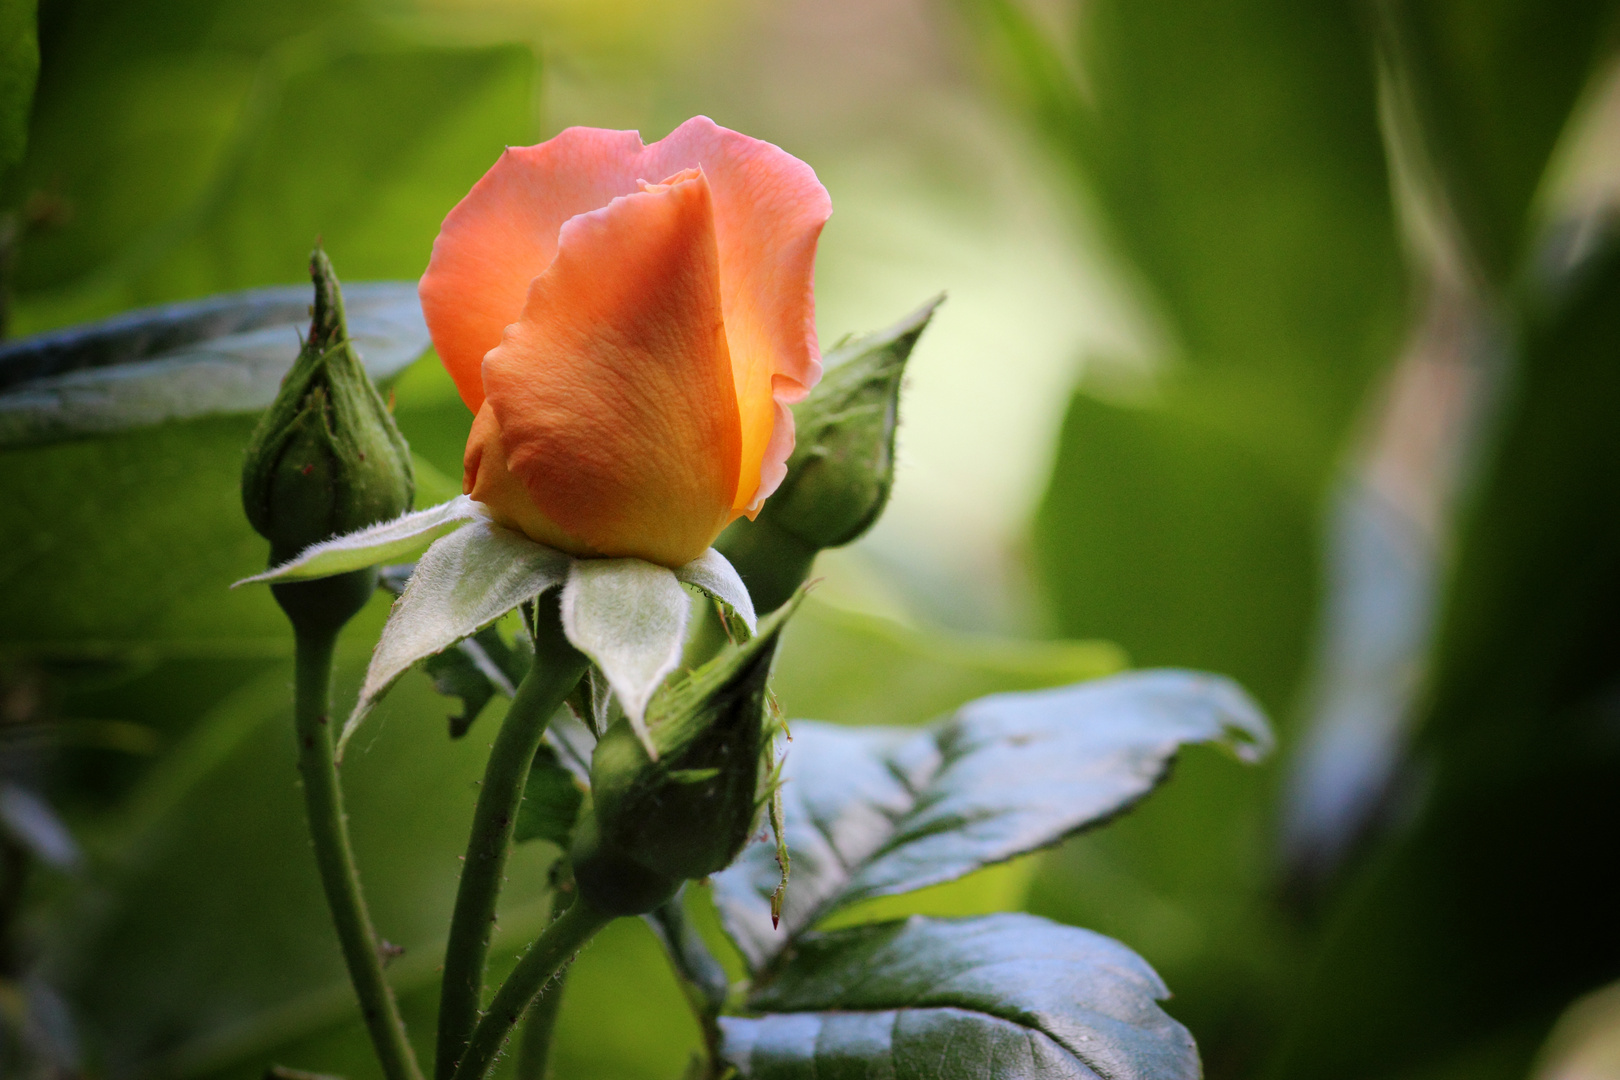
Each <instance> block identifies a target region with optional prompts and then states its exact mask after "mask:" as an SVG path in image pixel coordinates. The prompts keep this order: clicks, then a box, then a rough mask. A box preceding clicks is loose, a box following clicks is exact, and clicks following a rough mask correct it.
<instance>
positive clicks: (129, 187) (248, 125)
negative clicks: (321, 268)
mask: <svg viewBox="0 0 1620 1080" xmlns="http://www.w3.org/2000/svg"><path fill="white" fill-rule="evenodd" d="M148 6H149V5H145V4H132V5H131V7H132V9H133V10H132V11H131V12H129V13H124V12H120V18H117V19H111V18H108V17H107V15H106V13H105V12H103V11H101V10H100V9H99V8H98V9H94V10H93V11H90V12H84V13H76V12H71V11H69V12H64V18H63V19H62V22H63V23H65V24H66V27H70V28H71V32H70V33H58V34H57V35H55V37H54V38H53V39H52V42H51V43H50V45H49V46H48V47H47V50H46V55H47V67H48V68H49V69H50V71H49V73H48V74H49V77H48V78H47V79H46V80H45V81H42V83H41V87H40V101H39V104H38V107H37V108H36V121H35V136H34V141H33V143H32V144H31V145H30V148H29V154H28V158H27V160H26V161H25V163H24V166H23V168H22V169H21V170H19V172H20V177H19V182H20V184H21V185H22V190H24V191H29V192H36V191H37V192H39V193H40V196H41V199H44V200H46V201H47V202H48V203H50V204H51V205H56V206H60V207H61V208H62V212H61V213H59V214H58V215H57V218H58V219H59V220H55V221H53V222H52V223H51V224H49V225H48V226H45V227H41V228H40V229H39V230H37V233H36V234H34V235H31V236H30V238H29V242H28V243H27V244H26V245H25V246H24V247H23V249H22V251H21V253H20V260H19V263H18V268H17V288H18V303H17V319H18V323H19V325H27V326H34V327H40V326H53V325H61V324H63V323H66V322H71V321H75V320H78V319H83V318H88V317H94V316H96V315H100V314H105V313H107V312H110V311H116V310H119V309H121V308H125V307H133V306H136V305H139V304H143V303H154V302H160V301H164V300H171V299H180V298H183V297H186V296H194V295H198V294H200V293H206V292H209V291H217V290H225V289H236V288H245V287H250V286H254V285H263V284H272V283H275V282H280V281H286V280H289V279H292V278H294V277H295V276H296V270H295V268H297V267H300V266H301V265H302V259H301V257H300V252H301V251H302V250H304V249H307V248H308V246H309V245H310V243H312V242H313V241H314V240H315V238H316V237H317V236H322V237H324V242H325V246H326V248H327V250H328V251H329V252H330V253H331V254H332V257H333V259H334V260H335V261H336V262H337V263H338V264H339V265H340V266H343V267H345V268H346V269H345V272H346V273H347V274H348V275H349V276H350V277H352V278H354V279H356V280H358V279H362V278H376V277H395V278H414V277H415V276H416V275H418V274H420V272H421V269H422V265H423V261H424V260H425V258H426V252H427V250H428V247H429V246H430V245H431V243H432V240H433V237H434V235H435V234H436V233H437V231H438V227H439V223H440V222H441V221H442V220H443V217H444V214H445V212H446V210H447V209H448V208H449V207H451V206H453V205H455V203H456V201H457V200H458V199H459V198H461V196H462V195H464V194H466V192H467V189H468V188H469V187H471V185H472V184H473V183H474V182H475V181H476V180H477V179H478V177H479V175H481V174H482V173H483V172H484V170H486V169H487V168H488V167H489V165H490V164H491V163H492V162H493V161H494V159H495V158H496V157H497V156H499V153H500V149H501V147H502V146H505V145H521V144H524V143H527V142H531V141H533V135H534V128H533V124H534V120H533V110H532V101H533V80H534V74H535V59H534V55H533V53H532V51H531V50H529V49H528V48H525V47H521V46H508V45H503V46H496V47H488V48H437V47H412V46H410V45H408V44H402V43H401V39H400V37H399V36H398V34H397V33H387V32H379V31H378V29H377V28H375V27H374V26H368V25H367V23H366V22H365V20H364V19H363V18H362V19H357V18H354V17H353V16H350V17H348V18H347V19H345V18H344V17H343V15H342V13H341V6H340V5H322V6H321V9H320V19H312V18H300V17H299V16H298V15H297V14H293V13H288V14H287V15H286V16H285V21H284V22H283V21H280V20H272V21H273V22H278V23H279V25H280V29H281V32H282V33H281V36H282V37H284V38H285V40H281V41H279V42H278V41H277V40H276V37H275V36H270V35H265V34H264V33H263V30H262V29H258V30H257V31H256V32H254V31H244V30H243V28H241V27H240V26H233V25H232V24H236V23H240V22H241V21H243V20H242V17H241V16H239V15H236V14H235V12H234V11H215V10H212V5H207V4H204V5H200V6H201V7H203V8H204V10H202V11H199V12H198V13H196V14H195V15H194V16H181V15H179V14H178V13H177V12H176V11H175V10H174V9H173V8H172V6H161V5H150V6H152V7H155V9H156V10H152V11H150V12H149V13H148V14H146V15H145V16H144V20H143V17H142V15H141V14H140V13H141V12H142V11H145V10H146V9H147V7H148ZM143 21H144V23H146V24H162V25H163V26H165V27H173V26H174V25H175V24H178V23H182V22H187V21H189V22H192V23H195V24H196V25H198V26H212V27H214V28H215V30H214V32H215V33H216V34H218V35H223V37H224V39H225V40H234V41H242V39H244V38H249V37H256V38H257V39H258V40H253V41H245V42H243V44H244V45H245V47H244V48H241V49H239V50H235V51H233V50H227V49H224V48H221V47H220V45H219V41H220V40H221V38H217V37H216V38H214V39H211V40H212V42H213V43H212V45H211V46H210V45H209V42H208V40H195V39H192V40H186V41H184V42H183V43H181V44H179V45H178V52H177V46H176V43H174V42H157V43H149V44H148V45H147V46H146V47H147V48H150V49H154V50H155V51H152V52H146V53H143V52H142V51H141V45H140V43H141V42H142V41H144V40H146V39H149V38H151V37H152V36H153V33H152V30H151V27H150V26H148V25H142V24H143ZM322 21H328V22H329V24H328V25H325V26H322V25H320V23H321V22H322ZM130 23H133V24H134V25H130ZM117 25H121V26H123V27H124V31H123V37H122V39H120V38H119V37H112V38H111V39H110V40H109V39H107V38H106V37H104V36H103V35H104V34H107V33H108V30H109V29H110V28H111V27H112V26H117ZM66 27H65V28H66ZM159 36H162V35H161V32H160V34H159ZM179 36H180V37H182V38H184V37H185V36H186V35H184V34H180V35H179ZM267 36H268V37H269V40H268V41H266V40H264V39H265V38H266V37H267ZM160 121H161V122H160ZM361 193H363V194H361Z"/></svg>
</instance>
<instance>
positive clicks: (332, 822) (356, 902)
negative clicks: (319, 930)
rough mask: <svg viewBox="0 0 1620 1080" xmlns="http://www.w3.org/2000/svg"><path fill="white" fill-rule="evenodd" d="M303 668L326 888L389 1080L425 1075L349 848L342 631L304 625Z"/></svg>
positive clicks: (299, 693)
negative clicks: (332, 713) (341, 752)
mask: <svg viewBox="0 0 1620 1080" xmlns="http://www.w3.org/2000/svg"><path fill="white" fill-rule="evenodd" d="M295 640H296V643H297V644H296V657H297V660H296V668H295V681H296V687H295V690H294V702H295V707H294V709H293V719H294V726H295V730H296V732H297V736H298V772H299V775H300V776H301V777H302V778H303V781H304V805H305V807H306V808H307V810H308V814H309V837H310V841H311V842H312V844H313V845H314V848H315V865H316V866H317V867H318V868H319V870H320V874H321V885H322V887H323V888H324V889H325V890H326V906H327V907H328V908H330V909H331V911H332V924H333V926H335V927H336V928H337V935H338V942H339V943H340V945H341V946H342V949H343V960H344V962H345V963H346V964H347V965H348V968H349V979H350V981H351V982H353V983H354V992H355V996H356V997H358V998H359V999H360V1012H361V1014H362V1015H363V1016H364V1017H365V1021H366V1029H367V1030H368V1031H369V1032H370V1033H371V1041H372V1044H373V1045H375V1046H376V1048H377V1058H378V1060H379V1061H380V1062H381V1063H382V1070H383V1075H384V1076H385V1077H387V1078H388V1080H421V1077H422V1070H421V1068H420V1067H419V1066H418V1065H417V1063H416V1054H415V1052H414V1051H412V1049H411V1044H410V1041H409V1040H408V1039H407V1038H406V1037H405V1022H404V1021H403V1020H402V1019H400V1015H399V1006H398V1005H397V1004H396V1003H395V1001H394V992H393V990H392V989H391V988H390V987H389V985H388V983H387V981H386V980H385V979H384V978H383V965H382V957H381V955H380V954H379V953H378V951H377V940H378V939H377V933H376V931H375V930H374V929H373V928H372V925H371V913H370V912H369V911H367V910H366V901H365V897H364V896H362V895H361V892H360V876H359V873H358V872H357V871H356V869H355V864H354V850H353V849H352V848H351V847H350V846H349V829H348V819H347V817H346V816H345V814H344V812H343V791H342V789H341V788H340V787H339V786H338V775H337V766H336V764H335V763H334V761H333V758H332V725H331V723H330V722H329V719H328V712H329V709H330V707H331V684H332V652H333V648H334V646H335V645H336V644H337V631H336V630H331V631H313V632H310V631H303V630H300V631H298V632H297V633H296V635H295Z"/></svg>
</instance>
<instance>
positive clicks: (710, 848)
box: [573, 605, 797, 914]
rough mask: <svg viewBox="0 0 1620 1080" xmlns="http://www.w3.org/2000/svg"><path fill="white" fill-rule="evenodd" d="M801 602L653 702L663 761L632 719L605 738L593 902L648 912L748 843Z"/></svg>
mask: <svg viewBox="0 0 1620 1080" xmlns="http://www.w3.org/2000/svg"><path fill="white" fill-rule="evenodd" d="M795 606H797V605H789V606H787V607H785V608H784V609H783V610H782V611H780V612H778V613H777V615H776V616H775V617H773V618H772V619H771V620H769V621H768V622H767V623H766V624H765V625H763V626H761V627H760V633H759V636H758V637H756V638H754V639H752V640H751V641H748V642H745V643H744V644H742V645H740V646H735V647H733V648H730V649H727V650H726V651H725V652H724V653H722V654H721V655H720V656H718V657H716V658H715V659H714V660H712V661H710V662H709V663H708V664H706V665H704V666H703V667H702V668H699V669H698V670H697V671H696V672H694V673H693V674H692V675H691V677H690V678H688V679H687V680H686V681H685V682H682V683H680V684H678V685H675V686H672V687H671V688H670V689H669V690H667V691H666V692H665V693H663V694H662V695H661V696H660V697H659V698H658V699H656V700H655V701H654V703H653V706H652V708H651V709H650V710H649V713H648V717H647V720H648V734H649V737H650V739H651V742H652V745H653V748H654V749H655V750H656V751H657V755H658V756H657V760H654V759H653V758H652V757H651V756H649V755H648V753H647V749H646V747H645V746H644V745H643V744H642V742H641V740H640V739H639V738H637V736H636V734H635V732H634V731H633V730H632V729H631V727H630V725H629V723H628V722H627V721H625V720H620V721H619V722H618V723H616V724H615V725H614V726H613V727H611V728H609V729H608V732H607V734H605V735H604V736H602V739H601V741H600V742H599V743H597V746H596V753H595V755H594V756H593V757H592V760H591V798H592V812H591V815H590V816H591V818H592V828H591V829H590V830H581V834H580V836H579V837H577V838H576V841H575V845H574V854H573V858H574V866H575V875H576V877H577V879H578V881H579V885H580V889H581V891H582V894H583V895H585V896H586V897H587V898H588V899H589V900H590V902H591V903H592V904H593V905H595V906H597V907H598V908H600V909H601V910H604V911H619V910H621V909H624V910H623V913H625V914H639V913H640V912H642V911H649V910H651V909H652V907H655V906H656V905H657V904H658V903H660V902H662V901H663V900H664V899H666V898H667V896H668V895H669V894H670V893H672V892H673V891H674V889H675V888H677V887H678V886H679V885H680V883H681V882H682V881H685V880H690V879H695V878H702V877H707V876H708V875H709V874H713V873H717V872H718V871H720V870H723V869H725V868H726V867H727V866H729V865H730V864H731V862H732V860H733V859H735V858H736V857H737V854H738V852H740V851H741V850H742V848H743V845H744V844H745V843H747V842H748V838H749V836H751V835H752V834H753V832H754V826H755V823H756V822H757V821H758V819H759V813H760V808H761V807H762V806H763V805H764V800H765V799H766V797H767V796H768V794H769V792H768V783H767V781H768V778H769V774H770V768H769V761H768V757H769V754H770V753H771V732H772V730H773V728H774V720H773V718H772V717H771V715H770V707H769V705H768V694H767V689H766V680H767V678H768V676H769V674H770V667H771V660H772V658H773V657H774V656H775V653H776V644H777V641H778V639H779V637H780V635H781V631H782V626H783V624H784V623H785V622H786V619H787V616H788V615H790V614H791V612H792V608H793V607H795ZM655 883H656V885H657V887H654V884H655ZM666 885H667V887H668V888H667V891H661V890H662V889H663V887H664V886H666ZM649 901H651V902H650V903H649ZM642 904H647V906H646V907H642V906H640V905H642Z"/></svg>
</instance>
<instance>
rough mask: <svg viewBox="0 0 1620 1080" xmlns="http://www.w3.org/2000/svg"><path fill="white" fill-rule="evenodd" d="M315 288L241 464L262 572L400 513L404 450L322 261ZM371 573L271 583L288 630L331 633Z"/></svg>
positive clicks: (362, 595) (410, 482) (407, 478)
mask: <svg viewBox="0 0 1620 1080" xmlns="http://www.w3.org/2000/svg"><path fill="white" fill-rule="evenodd" d="M309 271H310V277H311V279H312V280H313V281H314V284H315V302H314V305H313V306H312V308H311V319H310V327H309V337H308V338H307V339H306V340H305V341H304V346H303V348H302V349H301V350H300V351H299V354H298V359H297V360H296V361H295V362H294V364H293V367H292V370H291V371H289V372H288V373H287V377H286V378H285V379H284V380H283V381H282V384H281V392H280V393H279V394H278V395H277V396H276V400H275V402H274V403H272V404H271V406H270V408H269V410H268V411H266V412H265V414H264V416H263V417H262V418H261V419H260V421H259V425H258V427H257V428H255V429H254V432H253V438H252V440H251V441H250V442H249V443H248V448H247V456H246V459H245V460H244V461H243V463H242V506H243V509H244V510H245V511H246V512H247V518H248V521H249V523H250V524H252V526H253V528H254V529H255V530H256V531H257V532H258V533H259V535H261V536H263V537H264V538H265V539H266V540H269V541H270V565H272V566H274V565H276V564H277V563H281V562H285V561H286V560H288V559H290V558H292V557H293V556H294V555H297V554H298V553H299V552H300V551H302V550H303V549H304V548H306V547H308V546H309V545H311V544H314V543H318V542H320V541H322V540H326V539H329V538H331V537H333V536H338V535H341V534H343V533H348V532H353V531H354V530H356V529H361V528H364V527H365V526H367V525H371V524H373V523H375V522H378V521H386V520H388V519H389V518H393V517H398V516H399V515H400V514H402V513H404V512H405V511H406V510H409V509H410V506H411V499H412V498H413V496H414V494H415V487H416V482H415V477H414V475H413V474H412V471H411V455H410V448H409V447H408V446H407V445H406V443H405V437H404V436H403V435H401V434H400V432H399V428H398V427H397V426H396V425H395V424H394V418H393V417H392V416H391V415H390V414H389V412H388V407H387V406H386V405H385V404H384V403H383V400H382V398H381V397H380V396H379V395H378V393H377V388H376V386H374V385H373V384H372V382H371V377H370V376H369V375H367V374H366V369H365V367H364V366H363V365H362V364H361V363H360V357H359V354H358V353H356V352H355V348H354V344H353V343H352V342H351V341H350V340H349V333H348V326H347V324H346V322H345V318H344V311H343V293H342V290H341V289H340V288H339V286H338V280H337V275H336V274H334V273H333V271H332V263H331V260H330V259H328V258H327V257H326V253H325V252H324V251H322V250H321V249H320V248H319V247H317V248H316V249H315V250H314V252H312V253H311V255H310V259H309ZM375 583H376V574H375V572H374V571H369V570H367V571H356V572H354V573H352V574H344V575H339V576H338V577H335V578H327V579H323V580H321V581H314V582H307V583H302V584H298V585H278V586H275V587H274V589H275V594H276V599H277V600H278V601H280V602H281V605H282V607H283V608H285V609H286V610H287V613H288V615H289V616H291V617H292V618H293V620H294V622H295V623H298V622H302V621H304V620H310V619H314V620H317V621H318V622H321V623H324V624H328V625H329V626H330V627H332V628H335V627H336V626H341V625H342V624H343V623H344V622H346V621H348V619H349V618H350V617H351V616H352V615H353V614H354V612H355V611H358V610H359V608H360V607H361V606H362V605H363V604H364V603H365V601H366V599H367V598H368V597H370V595H371V592H372V590H373V588H374V587H375Z"/></svg>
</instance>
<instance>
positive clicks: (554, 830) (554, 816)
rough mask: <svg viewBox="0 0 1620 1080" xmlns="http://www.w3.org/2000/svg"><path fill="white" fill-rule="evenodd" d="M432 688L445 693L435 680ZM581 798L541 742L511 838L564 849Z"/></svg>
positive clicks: (574, 783) (570, 778)
mask: <svg viewBox="0 0 1620 1080" xmlns="http://www.w3.org/2000/svg"><path fill="white" fill-rule="evenodd" d="M433 688H434V689H435V690H438V691H439V692H440V693H441V694H442V693H444V691H443V690H442V689H440V688H439V685H438V682H437V680H435V682H434V687H433ZM584 801H585V793H584V791H582V790H581V789H580V785H579V781H577V780H575V779H574V774H573V773H571V772H569V771H568V770H567V769H566V768H565V767H564V766H563V764H562V762H561V761H559V760H558V759H557V751H555V750H553V749H552V748H551V747H549V746H547V745H546V744H545V743H541V744H540V749H539V750H538V751H536V752H535V755H534V764H533V765H532V766H530V768H529V779H528V781H527V783H525V784H524V786H523V805H522V806H520V807H519V808H518V818H517V824H516V825H515V826H513V828H512V840H513V842H514V843H518V844H521V843H523V842H524V841H526V840H546V841H549V842H550V843H553V844H556V845H557V846H558V847H560V848H562V849H564V850H567V848H568V844H569V841H570V840H571V839H572V837H573V834H574V822H575V820H576V819H578V817H579V808H580V805H581V804H582V803H583V802H584Z"/></svg>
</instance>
